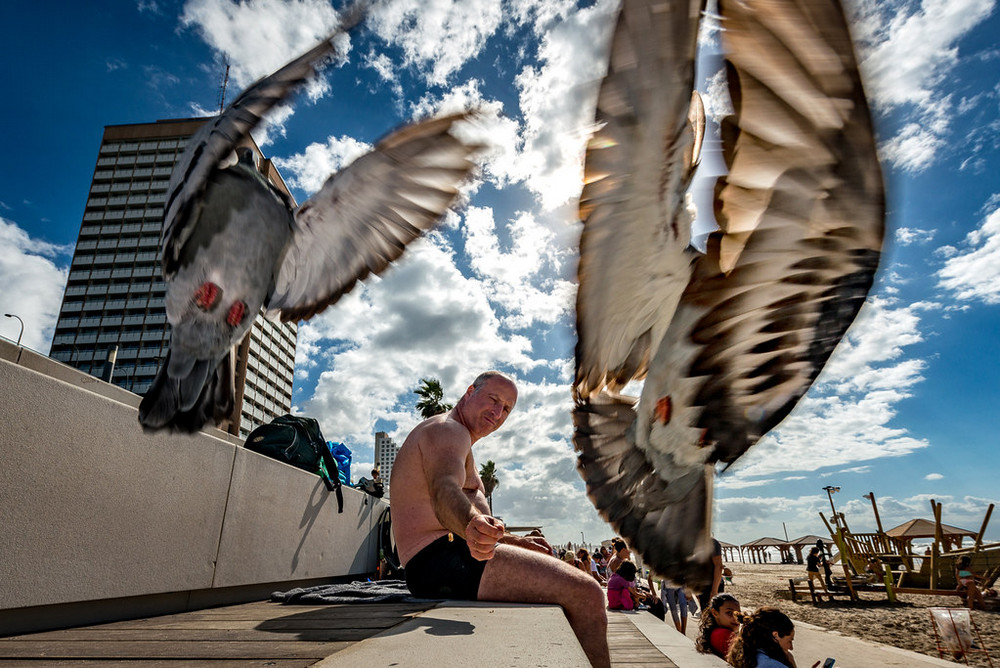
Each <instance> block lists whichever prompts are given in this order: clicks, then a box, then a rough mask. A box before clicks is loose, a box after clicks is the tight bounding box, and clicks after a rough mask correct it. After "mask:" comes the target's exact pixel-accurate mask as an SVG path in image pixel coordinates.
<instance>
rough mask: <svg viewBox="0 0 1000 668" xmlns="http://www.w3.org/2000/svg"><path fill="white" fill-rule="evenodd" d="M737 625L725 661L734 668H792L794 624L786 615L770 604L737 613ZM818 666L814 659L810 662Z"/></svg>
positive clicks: (793, 658)
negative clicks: (737, 627)
mask: <svg viewBox="0 0 1000 668" xmlns="http://www.w3.org/2000/svg"><path fill="white" fill-rule="evenodd" d="M736 616H737V619H739V621H740V623H741V626H740V630H739V633H737V634H736V638H735V639H734V640H733V644H732V646H731V647H730V648H729V656H727V657H726V660H727V661H729V663H730V665H732V666H734V667H735V668H786V667H789V666H790V667H791V668H796V665H795V657H794V656H792V640H794V638H795V626H794V625H793V624H792V620H791V619H789V618H788V615H786V614H785V613H783V612H782V611H781V610H778V609H777V608H772V607H763V608H758V609H757V611H756V612H754V613H753V614H752V615H745V614H743V613H737V615H736ZM818 665H819V661H817V662H816V663H815V664H814V665H813V668H815V666H818Z"/></svg>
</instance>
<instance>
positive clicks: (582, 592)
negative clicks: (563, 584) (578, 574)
mask: <svg viewBox="0 0 1000 668" xmlns="http://www.w3.org/2000/svg"><path fill="white" fill-rule="evenodd" d="M576 589H577V591H575V592H574V596H573V598H574V599H576V600H577V601H579V602H580V606H581V607H587V608H591V607H594V606H597V607H600V608H602V609H603V608H604V607H605V600H604V590H603V589H601V585H599V584H597V580H595V579H593V578H587V579H586V580H580V581H579V584H578V585H577V587H576Z"/></svg>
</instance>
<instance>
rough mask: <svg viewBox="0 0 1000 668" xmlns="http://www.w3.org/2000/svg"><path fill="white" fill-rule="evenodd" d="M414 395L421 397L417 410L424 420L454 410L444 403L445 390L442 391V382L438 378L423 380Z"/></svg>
mask: <svg viewBox="0 0 1000 668" xmlns="http://www.w3.org/2000/svg"><path fill="white" fill-rule="evenodd" d="M413 393H414V394H416V395H419V396H420V401H418V402H417V410H418V411H420V416H421V417H423V418H429V417H431V416H434V415H437V414H438V413H447V412H448V411H450V410H451V409H452V405H451V404H446V403H444V402H443V401H442V399H444V390H442V389H441V381H439V380H438V379H437V378H421V379H420V387H418V388H417V389H415V390H413Z"/></svg>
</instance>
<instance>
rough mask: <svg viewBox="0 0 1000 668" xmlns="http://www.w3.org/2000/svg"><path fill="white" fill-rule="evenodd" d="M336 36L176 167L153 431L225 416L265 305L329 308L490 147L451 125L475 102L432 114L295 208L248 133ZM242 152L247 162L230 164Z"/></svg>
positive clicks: (203, 138)
mask: <svg viewBox="0 0 1000 668" xmlns="http://www.w3.org/2000/svg"><path fill="white" fill-rule="evenodd" d="M363 6H364V3H360V4H356V5H355V6H354V8H353V9H352V10H351V11H350V12H349V13H348V18H346V19H345V20H344V21H343V22H342V24H341V27H340V29H338V34H339V33H340V32H342V31H344V30H346V29H348V28H349V27H351V26H353V25H354V24H356V23H357V22H358V20H359V19H360V12H361V10H360V9H359V8H360V7H363ZM335 36H336V35H334V36H331V37H330V38H329V39H327V40H325V41H324V42H323V43H321V44H320V45H319V46H317V47H315V48H314V49H312V50H311V51H309V52H308V53H307V54H305V55H303V56H301V57H299V58H297V59H295V60H294V61H292V62H291V63H289V64H288V65H286V66H285V67H283V68H281V69H280V70H278V71H277V72H275V73H274V74H272V75H271V76H269V77H266V78H265V79H262V80H261V81H259V82H257V83H256V84H254V85H253V86H251V87H250V88H249V89H247V90H246V91H245V92H244V93H243V94H242V95H241V96H240V97H239V98H238V99H237V100H236V101H235V102H234V103H233V104H232V106H230V107H229V108H228V109H227V110H226V111H225V112H224V113H223V114H222V115H221V116H220V117H219V118H217V119H215V120H213V121H210V122H209V123H207V124H206V125H205V126H203V128H202V129H201V130H199V132H198V133H196V135H195V136H194V137H192V139H191V140H190V141H189V143H188V145H187V147H186V148H185V152H184V154H183V156H182V157H181V159H180V160H179V161H178V164H177V165H176V166H175V170H174V173H173V175H172V177H171V184H170V188H169V194H168V201H167V206H166V210H165V218H164V233H163V249H162V265H163V270H164V277H165V278H166V279H167V297H166V307H167V309H166V310H167V320H168V321H169V322H170V325H171V328H172V329H171V335H170V354H169V357H168V360H167V361H166V362H165V363H164V364H163V365H161V367H160V370H159V372H158V374H157V378H156V380H155V381H154V384H153V386H152V388H151V389H150V390H149V391H148V392H147V393H146V396H145V397H144V398H143V400H142V403H141V404H140V406H139V422H140V423H141V424H142V425H143V427H144V428H145V429H151V430H156V429H164V428H168V429H175V430H180V431H196V430H198V429H200V428H201V427H202V426H204V425H205V424H206V422H209V421H211V422H215V423H216V424H218V423H219V421H220V420H222V419H223V418H224V417H225V416H226V415H228V412H229V411H231V410H232V406H233V400H232V396H233V390H232V387H233V378H232V370H233V364H232V362H231V360H230V359H229V358H230V357H231V355H232V352H233V348H234V346H235V345H237V344H238V343H239V342H240V341H241V340H242V339H243V337H244V336H245V335H246V333H247V332H248V331H249V329H250V327H251V325H252V323H253V321H254V318H255V317H256V316H257V314H258V313H260V312H261V309H262V308H264V307H269V308H270V309H271V312H272V313H280V314H281V316H282V318H284V319H285V320H298V319H304V318H308V317H310V316H312V315H314V314H315V313H318V312H319V311H321V310H322V309H323V308H325V307H326V306H328V305H329V304H331V303H333V302H334V301H336V300H337V299H338V298H339V297H340V296H341V295H342V294H344V293H345V292H347V291H348V290H350V289H351V287H353V285H354V284H355V283H356V282H357V281H358V280H361V279H363V278H364V277H366V276H368V275H369V274H371V273H378V272H380V271H382V270H383V269H385V268H386V267H387V266H388V264H389V263H390V262H391V261H393V260H394V259H396V258H397V257H399V255H400V254H401V253H402V252H403V248H404V247H405V246H406V244H408V243H409V242H410V241H412V240H413V239H415V238H416V237H417V236H419V235H420V234H421V233H422V232H424V231H425V230H427V229H429V228H430V227H432V226H433V225H434V224H435V223H436V222H437V221H438V220H439V219H440V217H441V216H442V215H443V214H444V213H445V211H446V210H447V208H448V207H449V206H451V204H452V203H453V202H454V200H455V197H456V196H457V194H458V188H459V186H460V184H461V183H462V181H464V180H465V179H466V178H468V176H469V175H470V173H471V172H472V169H473V167H474V163H473V162H472V160H471V155H472V153H473V152H475V151H476V150H477V149H478V147H477V146H475V145H474V144H472V143H470V142H466V141H462V140H460V139H458V138H456V137H455V136H453V135H452V134H451V130H452V129H453V126H454V125H455V123H456V122H458V121H461V120H463V119H466V118H468V117H469V115H470V114H458V115H455V116H451V117H448V118H441V119H434V120H428V121H423V122H421V123H416V124H414V125H412V126H410V127H407V128H404V129H402V130H399V131H397V132H395V133H393V134H391V135H390V136H389V137H387V138H386V139H385V140H383V141H382V142H380V143H379V144H378V146H377V147H376V148H375V150H374V151H373V152H372V153H371V154H369V155H366V156H362V157H361V158H359V159H358V160H357V161H356V162H355V164H354V165H352V166H351V167H349V168H348V169H345V170H343V171H342V172H341V173H340V174H338V175H337V176H336V177H333V178H331V179H330V180H329V181H328V182H327V184H326V185H325V186H324V187H323V188H322V189H321V190H320V192H318V193H317V194H316V195H315V196H314V197H312V198H311V199H310V200H309V201H307V202H306V203H305V204H303V205H302V206H301V207H299V208H298V209H295V210H293V204H292V201H291V198H290V197H288V196H287V195H286V194H285V193H283V192H282V191H280V190H279V189H278V188H276V187H275V186H273V185H272V184H271V183H270V182H269V181H268V180H267V179H266V178H265V177H264V176H263V175H262V174H261V171H260V167H259V166H258V165H257V164H256V161H255V154H254V152H253V151H252V150H251V149H250V148H248V147H247V146H244V145H243V143H244V142H245V141H247V136H248V133H249V132H250V130H251V129H252V128H253V127H254V125H256V123H257V122H258V121H259V120H260V117H261V115H262V114H264V113H265V112H267V111H268V110H269V109H271V108H272V107H274V105H276V104H278V103H279V102H281V100H282V99H284V98H285V97H286V96H287V95H289V94H290V93H291V92H292V91H293V90H294V89H295V88H296V87H297V86H299V85H300V84H301V83H302V82H303V81H305V79H306V78H307V77H308V76H310V75H311V74H312V73H313V72H314V71H315V68H316V66H317V65H318V64H319V62H320V61H321V60H323V59H324V58H325V57H327V56H328V55H329V54H330V53H331V52H332V49H333V46H332V40H333V38H334V37H335ZM234 150H235V151H236V153H237V155H238V161H237V162H236V164H235V165H232V166H225V167H224V166H223V165H222V164H220V160H221V159H222V158H223V157H226V156H228V155H229V154H230V153H231V152H233V151H234Z"/></svg>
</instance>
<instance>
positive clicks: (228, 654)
mask: <svg viewBox="0 0 1000 668" xmlns="http://www.w3.org/2000/svg"><path fill="white" fill-rule="evenodd" d="M349 645H350V643H349V642H307V641H297V640H287V641H281V640H278V641H271V642H225V641H217V642H211V641H192V642H172V641H156V640H137V641H130V642H104V641H100V640H98V641H59V640H54V641H39V642H23V641H11V642H4V643H0V658H4V659H20V658H30V657H40V658H45V659H48V658H58V659H144V658H154V659H164V658H171V659H189V660H190V659H194V660H199V661H201V660H203V659H271V658H286V659H288V658H290V659H303V658H312V659H315V660H317V661H318V660H319V659H322V658H324V657H327V656H329V655H331V654H334V653H336V652H339V651H340V650H342V649H345V648H346V647H348V646H349Z"/></svg>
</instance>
